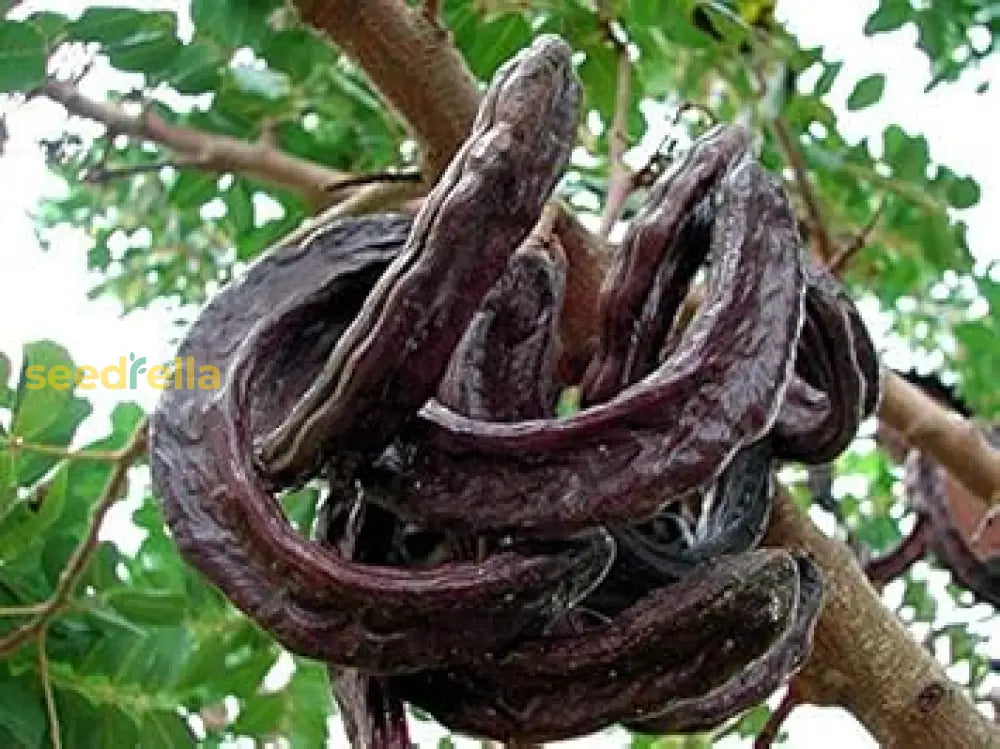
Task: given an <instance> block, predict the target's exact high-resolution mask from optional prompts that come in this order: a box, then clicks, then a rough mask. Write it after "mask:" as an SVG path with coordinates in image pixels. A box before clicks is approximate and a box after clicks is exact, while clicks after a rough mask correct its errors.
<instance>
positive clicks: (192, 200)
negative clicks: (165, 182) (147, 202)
mask: <svg viewBox="0 0 1000 749" xmlns="http://www.w3.org/2000/svg"><path fill="white" fill-rule="evenodd" d="M217 185H218V178H217V177H215V176H214V175H211V174H206V173H205V172H198V171H185V172H181V174H180V175H179V176H178V177H177V180H176V181H175V182H174V184H173V186H172V187H171V188H170V191H169V192H168V193H167V200H169V201H170V202H171V203H173V204H174V205H176V206H177V207H178V208H185V209H190V208H197V207H199V206H201V205H203V204H204V203H207V202H208V201H209V200H211V199H212V198H214V197H215V195H216V193H217V192H218V188H217Z"/></svg>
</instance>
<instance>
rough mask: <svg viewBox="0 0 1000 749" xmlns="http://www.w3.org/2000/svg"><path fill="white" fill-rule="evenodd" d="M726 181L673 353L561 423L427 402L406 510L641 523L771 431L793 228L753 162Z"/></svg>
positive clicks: (555, 523) (481, 526)
mask: <svg viewBox="0 0 1000 749" xmlns="http://www.w3.org/2000/svg"><path fill="white" fill-rule="evenodd" d="M716 137H718V136H716ZM692 168H693V167H692ZM706 189H707V187H706ZM717 189H718V190H719V193H720V197H719V201H720V204H719V207H718V209H717V212H716V218H715V221H714V224H713V230H712V240H711V251H710V261H711V267H712V270H711V274H710V278H709V281H708V290H707V294H706V299H705V303H704V304H703V305H702V307H701V308H700V309H699V311H698V312H697V314H696V315H695V317H694V319H693V320H692V322H691V324H690V326H689V327H688V329H687V330H686V331H685V333H684V336H683V338H682V339H681V343H680V344H679V346H678V348H677V349H676V350H675V351H674V352H673V353H672V354H671V355H670V356H669V357H668V358H667V359H666V361H664V362H663V363H662V364H660V365H659V366H658V367H657V369H656V370H654V371H653V372H652V373H650V374H648V375H646V376H645V377H644V378H643V379H641V380H639V381H638V382H636V383H634V384H631V385H629V386H628V387H625V388H624V389H623V390H621V391H620V392H618V393H617V394H616V395H615V396H614V397H612V398H611V399H609V400H606V401H604V402H602V403H598V404H595V405H592V406H590V407H588V408H585V409H583V410H582V411H580V412H579V413H577V414H575V415H573V416H571V417H568V418H565V419H553V418H549V419H534V420H527V421H520V422H513V423H497V422H487V421H482V420H476V419H471V418H468V417H466V416H463V415H461V414H457V413H455V412H454V411H451V410H449V409H447V408H445V407H444V406H443V405H442V404H440V403H434V402H432V403H430V404H428V406H426V407H425V408H424V409H423V410H422V411H421V416H422V417H423V420H422V421H421V422H417V423H415V424H413V425H411V426H410V427H409V428H408V430H407V432H406V433H405V434H404V436H407V435H408V436H409V438H410V441H411V443H412V446H413V447H412V450H411V451H410V453H409V457H410V461H409V464H408V465H406V466H404V467H403V468H404V469H403V472H402V475H401V480H400V481H399V482H398V494H399V503H400V504H399V510H400V512H402V513H405V514H408V515H410V516H411V517H413V518H414V519H416V520H418V521H419V522H421V523H423V524H426V525H428V526H432V527H454V528H459V529H464V530H472V531H475V530H487V529H502V528H504V527H516V528H519V529H522V530H525V529H536V530H537V532H539V533H565V532H570V531H572V530H573V529H576V528H580V527H587V526H589V525H592V524H594V523H601V522H613V521H619V520H630V521H634V520H638V519H641V518H643V517H650V516H651V515H653V514H654V513H655V512H656V511H657V510H658V509H659V508H660V507H661V506H662V505H663V504H664V503H665V502H666V501H667V500H669V499H670V498H672V497H679V496H682V495H684V494H686V493H688V492H690V491H692V490H696V489H704V488H707V487H708V486H709V485H710V484H711V483H712V482H713V481H715V479H717V478H718V476H719V475H720V474H721V472H722V471H723V470H724V469H725V466H726V465H727V464H728V463H729V461H730V460H731V459H732V457H733V455H734V454H735V453H736V452H737V451H738V450H739V449H741V448H742V447H744V446H746V445H749V444H751V443H753V442H756V441H757V440H759V439H761V438H762V437H763V436H765V435H766V434H767V433H768V431H769V430H770V428H771V426H772V424H773V422H774V419H775V417H776V416H777V413H778V409H779V407H780V405H781V402H782V397H783V395H784V392H785V389H786V387H787V384H788V382H789V380H790V378H791V376H792V367H793V363H794V350H795V346H796V343H797V339H798V332H799V327H800V325H801V318H802V295H803V292H804V278H803V274H802V265H801V257H800V252H799V239H798V234H797V231H796V228H795V222H794V218H793V216H792V213H791V209H790V208H789V206H788V203H787V200H786V199H785V197H784V195H783V193H782V190H781V187H780V186H779V185H778V184H777V183H776V182H775V181H774V179H773V178H772V177H770V176H769V175H767V174H766V173H765V172H764V171H763V170H762V169H761V168H760V167H759V166H758V165H757V164H755V163H753V162H752V161H751V160H749V159H747V158H743V159H740V160H738V161H737V163H736V164H735V165H733V166H732V168H730V169H729V171H727V172H726V173H725V175H724V176H723V177H722V179H721V182H720V184H719V185H718V187H717ZM668 197H669V191H668V194H667V196H664V199H667V198H668ZM624 252H625V254H627V248H626V249H625V250H624ZM655 260H656V259H654V261H655ZM619 262H622V263H625V262H626V260H624V259H622V260H620V261H619ZM638 267H639V268H642V269H644V270H645V269H646V266H638ZM637 272H642V271H637Z"/></svg>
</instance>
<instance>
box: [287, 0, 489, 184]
mask: <svg viewBox="0 0 1000 749" xmlns="http://www.w3.org/2000/svg"><path fill="white" fill-rule="evenodd" d="M295 5H296V7H297V8H298V9H299V13H300V14H301V16H302V19H303V20H304V21H306V23H309V24H311V25H312V26H315V27H316V28H317V29H319V30H321V31H325V32H326V33H327V34H328V35H329V36H330V38H331V39H332V40H333V42H334V43H335V44H336V45H337V46H338V47H340V48H341V49H342V50H344V51H345V52H346V53H347V54H348V55H350V56H351V57H352V58H353V59H354V60H356V61H357V63H358V64H359V65H360V66H361V67H362V68H363V69H364V71H365V73H367V75H368V80H369V81H371V83H372V85H374V86H375V88H377V89H378V90H379V92H380V93H381V94H382V96H383V97H384V99H385V100H386V101H387V102H388V103H389V105H390V106H392V107H393V108H394V109H395V110H396V111H397V112H398V113H399V115H400V116H401V117H402V119H403V120H404V121H405V122H406V123H407V124H408V125H409V127H410V129H411V131H412V132H413V135H414V137H415V138H416V139H417V140H418V141H419V143H420V145H421V146H422V148H421V150H422V152H423V156H424V161H425V168H423V169H421V172H422V173H424V174H426V175H427V177H428V180H429V181H430V182H431V183H433V182H436V181H437V178H438V176H439V175H440V174H441V172H442V171H443V170H444V168H445V167H446V166H447V165H448V162H449V161H450V160H451V157H452V156H453V155H454V153H455V151H456V150H457V149H458V146H459V144H461V143H462V141H464V140H465V137H466V135H467V134H468V132H469V128H470V127H471V126H472V121H473V120H474V119H475V117H476V110H477V109H478V107H479V89H478V88H477V86H476V82H475V80H474V79H473V77H472V74H471V73H470V72H469V69H468V68H467V67H466V65H465V61H464V60H463V59H462V56H461V54H459V52H458V50H457V49H455V47H454V45H453V44H452V43H451V37H450V35H449V34H448V33H447V32H446V31H445V30H444V29H443V28H442V27H440V26H439V25H438V24H437V23H435V22H434V21H433V20H431V19H430V18H428V14H426V13H425V12H424V9H423V8H420V7H411V6H409V5H407V4H406V3H405V2H403V0H365V2H357V1H356V0H295Z"/></svg>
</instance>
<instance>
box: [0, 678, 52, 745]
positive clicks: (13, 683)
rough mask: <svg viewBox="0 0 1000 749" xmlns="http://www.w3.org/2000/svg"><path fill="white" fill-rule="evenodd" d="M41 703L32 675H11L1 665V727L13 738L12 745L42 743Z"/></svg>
mask: <svg viewBox="0 0 1000 749" xmlns="http://www.w3.org/2000/svg"><path fill="white" fill-rule="evenodd" d="M43 704H44V703H43V702H42V696H41V693H40V690H39V688H38V680H37V679H36V678H35V676H34V675H33V674H30V673H29V674H23V675H20V676H14V675H12V674H11V673H10V672H9V671H8V670H7V668H6V667H3V668H0V705H3V709H2V710H0V728H3V729H4V730H6V731H7V733H8V734H9V735H10V736H11V737H12V738H13V739H14V741H15V744H14V746H24V747H34V746H42V737H43V736H44V735H45V730H46V727H47V722H46V719H45V712H44V708H43V707H42V705H43Z"/></svg>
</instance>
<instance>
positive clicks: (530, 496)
mask: <svg viewBox="0 0 1000 749" xmlns="http://www.w3.org/2000/svg"><path fill="white" fill-rule="evenodd" d="M579 98H580V87H579V84H578V82H577V80H576V78H575V75H574V72H573V69H572V65H571V62H570V50H569V48H568V47H567V46H566V45H565V44H564V43H563V42H562V41H560V40H558V39H555V38H553V37H542V38H539V39H538V40H537V41H536V42H535V43H534V44H533V45H532V46H531V47H530V48H528V49H526V50H524V51H523V52H522V53H520V54H519V55H518V56H517V57H515V58H514V59H513V60H511V61H510V62H508V63H507V64H506V65H505V66H504V67H503V68H502V69H501V70H500V71H499V72H498V73H497V74H496V76H495V77H494V79H493V81H492V83H491V85H490V87H489V89H488V90H487V92H486V94H485V96H484V99H483V103H482V106H481V107H480V110H479V115H478V118H477V119H476V122H475V124H474V127H473V129H472V133H471V135H470V136H469V139H468V141H467V142H466V143H465V144H464V146H463V147H462V148H461V150H460V151H459V152H458V154H457V155H456V156H455V158H454V160H453V161H452V163H451V165H450V166H449V168H448V169H447V170H446V172H445V173H444V175H443V176H442V177H441V179H440V181H439V182H438V184H437V185H436V186H435V188H434V189H433V191H432V192H431V193H430V195H429V196H428V197H427V199H426V200H425V201H424V204H423V207H422V209H421V210H420V212H419V214H418V215H417V216H416V218H415V219H410V218H408V217H404V216H368V217H363V218H358V219H345V220H342V221H338V222H335V223H332V224H330V225H327V226H324V227H322V228H320V229H318V230H317V231H316V232H315V233H313V234H312V235H311V236H310V237H308V238H306V239H305V240H302V241H299V242H297V243H295V244H292V245H289V244H286V245H285V246H282V247H279V248H278V249H276V250H275V251H273V252H272V253H271V254H270V255H269V256H267V257H265V258H264V259H263V260H261V261H260V262H259V263H257V264H256V265H255V266H254V267H253V268H252V269H251V270H250V271H249V272H248V273H247V274H246V276H245V277H244V278H243V279H242V280H241V281H240V282H238V283H234V284H233V285H231V286H230V287H229V288H227V289H226V291H224V292H223V293H222V294H220V295H219V297H218V298H216V299H215V300H214V301H213V302H212V303H211V304H210V305H209V306H208V307H207V308H206V309H205V311H204V313H203V314H202V315H201V317H200V319H199V320H198V322H197V323H196V324H195V325H194V327H193V328H192V330H191V332H190V334H189V335H188V337H187V339H186V341H185V342H184V343H183V345H182V347H181V351H180V355H181V356H192V357H194V358H195V360H196V361H197V362H199V363H200V364H214V365H215V366H218V367H219V368H220V370H221V371H222V372H223V386H222V388H221V389H220V390H218V391H197V390H171V391H168V392H167V393H166V394H165V396H164V398H163V400H162V402H161V403H160V405H159V407H158V409H157V411H156V413H155V415H154V418H153V421H152V430H151V436H150V442H151V456H152V467H153V479H154V484H155V487H156V489H157V492H158V494H159V495H160V496H161V497H162V498H163V502H164V507H165V511H166V516H167V520H168V522H169V524H170V527H171V529H172V532H173V535H174V538H175V539H176V541H177V543H178V545H179V546H180V549H181V551H182V552H183V554H184V555H185V557H186V558H187V559H188V560H189V561H190V562H191V563H192V564H194V565H195V566H196V567H197V568H199V569H200V570H201V571H202V572H204V573H205V574H206V575H207V576H208V577H209V578H210V579H211V580H212V581H214V582H215V583H216V584H217V585H218V586H219V587H220V588H221V589H222V590H223V591H225V593H226V594H227V595H228V596H229V598H230V599H231V600H232V601H233V602H234V603H235V604H236V605H237V606H238V607H239V608H241V609H242V610H243V611H245V612H246V613H247V614H248V615H249V616H251V617H252V618H253V619H254V620H256V621H257V622H259V623H260V625H261V626H263V627H264V628H266V629H267V630H269V631H270V632H272V633H273V634H274V636H275V637H276V638H277V639H278V640H279V641H280V642H281V643H282V644H284V645H285V646H286V647H287V648H289V649H290V650H292V651H294V652H296V653H300V654H303V655H307V656H311V657H314V658H317V659H320V660H323V661H325V662H327V663H329V664H331V675H332V680H333V684H334V690H335V693H336V695H337V697H338V699H339V701H340V703H341V706H342V708H343V715H344V717H345V720H346V723H347V728H348V731H349V733H350V734H351V737H352V740H353V741H354V743H355V744H356V745H359V746H387V747H390V746H391V747H395V746H408V745H409V744H408V740H407V729H406V721H405V716H404V711H403V704H404V703H405V702H409V703H412V704H413V705H416V706H419V707H420V708H421V709H423V710H425V711H427V712H429V713H431V714H432V715H434V716H435V717H436V718H437V719H439V720H440V721H441V722H442V723H444V724H445V725H446V726H449V727H451V728H453V729H455V730H459V731H465V732H469V733H472V734H476V735H483V736H489V737H493V738H497V739H514V738H516V739H519V740H527V741H545V740H551V739H558V738H564V737H569V736H574V735H580V734H584V733H588V732H591V731H594V730H596V729H599V728H601V727H604V726H607V725H609V724H612V723H616V722H619V723H624V724H626V725H628V726H630V727H633V728H635V729H637V730H643V731H650V732H673V731H687V730H696V729H700V728H704V727H709V726H714V725H717V724H719V723H720V722H721V721H724V720H726V719H728V718H730V717H732V716H734V715H736V714H737V713H739V712H740V711H742V710H744V709H746V708H747V707H749V706H751V705H753V704H755V703H756V702H758V701H760V700H761V699H762V698H764V697H766V696H767V695H768V694H769V693H770V692H771V691H772V690H774V689H775V688H776V687H777V686H779V685H780V684H781V683H782V681H783V680H785V679H786V678H787V677H788V676H789V675H790V674H791V673H793V672H794V671H795V670H796V669H797V668H798V667H799V666H800V665H801V664H802V662H803V660H804V659H805V657H806V656H807V655H808V652H809V650H810V645H811V637H812V631H813V628H814V625H815V622H816V617H817V613H818V609H819V607H820V604H821V600H822V582H821V580H820V577H819V574H818V571H817V569H816V568H815V566H814V565H813V564H812V563H811V562H810V561H809V560H807V559H804V558H801V557H797V556H795V555H793V554H790V553H787V552H785V551H783V550H780V549H761V548H758V547H759V544H760V541H761V538H762V536H763V533H764V530H765V528H766V525H767V522H768V516H769V511H770V507H771V503H772V501H773V497H772V486H771V466H772V463H773V461H774V460H781V459H791V460H800V461H805V462H825V461H828V460H830V459H831V458H832V457H834V456H835V455H837V454H838V453H839V452H840V451H842V450H843V449H844V448H845V446H846V445H847V444H848V442H849V441H850V440H851V439H852V437H853V436H854V433H855V431H856V429H857V427H858V424H859V422H860V421H861V420H862V419H863V418H864V417H865V416H867V415H869V414H871V413H872V411H873V410H874V408H875V405H876V401H877V392H878V369H877V365H876V361H875V354H874V350H873V347H872V343H871V341H870V339H869V338H868V336H867V334H866V332H865V330H864V327H863V325H862V324H861V322H860V320H859V318H858V315H857V312H856V310H855V309H854V307H853V306H852V304H851V302H850V300H849V299H848V298H847V297H846V295H845V294H844V292H843V291H842V289H841V288H840V287H839V285H838V284H837V283H836V282H835V281H834V280H833V279H831V278H830V277H829V276H828V275H827V274H825V272H823V271H821V270H817V269H813V268H810V267H809V265H808V261H807V260H806V259H805V258H804V256H803V251H802V247H801V240H800V237H799V235H798V232H797V229H796V222H795V218H794V216H793V214H792V211H791V209H790V207H789V205H788V202H787V199H786V197H785V195H784V193H783V191H782V188H781V186H780V183H779V182H778V181H777V180H776V179H775V178H774V177H772V176H771V175H769V174H768V173H767V172H765V171H764V170H763V169H762V168H761V167H760V166H759V165H758V164H757V163H756V162H755V161H754V160H753V158H752V157H751V156H750V155H749V154H748V148H749V142H748V137H747V134H746V132H745V131H744V130H743V129H741V128H737V127H719V128H716V129H714V130H712V131H711V132H709V133H707V134H706V135H705V136H703V137H702V138H701V139H699V140H698V141H697V142H696V143H695V144H694V145H693V147H692V148H691V149H690V151H689V153H688V154H687V156H686V157H685V158H684V159H683V160H681V161H680V162H679V163H678V164H676V165H675V167H674V168H673V169H671V170H670V172H669V173H667V174H665V175H664V176H663V177H662V178H661V179H660V180H659V181H658V182H657V184H656V185H655V186H654V187H653V188H652V189H651V191H650V195H649V199H648V203H647V205H646V207H645V208H644V209H643V210H642V211H641V212H640V213H639V214H638V215H637V216H636V218H635V219H634V220H633V221H632V223H631V226H630V227H629V229H628V231H627V234H626V236H625V238H624V240H623V242H622V244H621V246H620V248H619V251H618V253H617V255H616V258H615V261H614V265H613V268H612V270H611V271H610V273H609V276H608V278H607V279H606V282H605V285H604V288H603V290H602V294H601V299H600V301H599V304H600V313H599V314H600V321H601V322H600V331H599V333H600V338H599V342H598V343H597V345H596V347H595V353H594V354H593V356H592V358H591V359H590V361H589V364H588V365H587V366H586V369H585V371H581V372H580V373H579V374H580V376H579V379H578V381H577V382H575V383H571V382H559V381H557V374H556V373H557V372H560V371H561V368H560V367H558V366H557V364H558V360H559V357H560V344H559V325H560V319H561V312H562V305H563V288H564V282H565V273H566V267H565V260H564V258H563V257H561V253H560V250H559V247H558V242H557V240H555V239H553V238H552V237H549V236H546V235H545V234H544V232H542V233H537V232H536V233H533V232H532V229H533V227H534V226H535V225H536V222H537V221H538V218H539V215H540V213H541V212H542V209H543V206H544V205H545V203H546V201H547V200H548V199H549V197H550V194H551V191H552V190H553V188H554V186H555V184H556V182H557V180H558V179H559V177H560V175H561V172H562V170H563V168H564V167H565V166H566V162H567V160H568V157H569V153H570V150H571V148H572V145H573V140H574V136H575V133H576V127H577V109H578V105H579ZM705 269H707V270H705ZM703 271H705V275H706V281H705V291H704V299H703V301H702V303H701V305H700V306H699V307H698V309H697V311H696V312H695V313H694V315H693V317H692V318H691V319H690V321H689V322H687V323H686V324H682V323H680V322H676V320H677V319H678V318H679V317H680V316H679V315H678V312H679V310H680V309H681V308H682V306H683V301H684V299H685V296H686V295H687V292H688V289H689V286H690V285H691V283H692V282H693V281H694V280H695V276H696V275H698V274H699V273H701V272H703ZM595 303H596V300H595ZM570 384H575V385H579V387H580V391H581V392H582V401H581V403H582V407H581V408H580V410H579V411H578V412H577V413H575V414H573V415H570V416H565V417H562V418H557V417H556V416H555V407H556V399H557V398H558V394H559V392H560V388H562V387H565V386H567V385H570ZM304 481H321V482H322V484H323V486H324V491H325V501H324V505H323V507H322V510H321V512H320V516H319V520H318V521H317V526H318V529H317V531H316V537H315V538H313V539H307V538H303V537H301V536H300V535H298V534H297V533H296V532H295V530H294V529H293V528H292V527H291V526H290V524H289V523H288V521H287V520H286V518H285V517H284V516H283V514H282V511H281V509H280V507H279V505H278V503H277V502H276V501H275V494H276V492H278V491H280V490H281V489H282V488H286V487H290V486H297V485H300V484H301V483H302V482H304Z"/></svg>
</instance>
